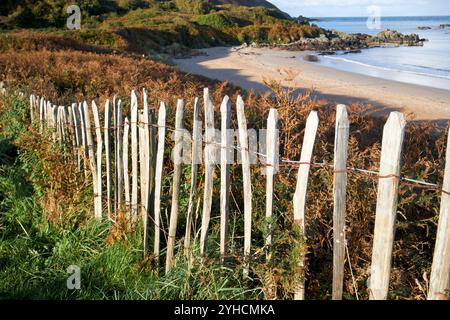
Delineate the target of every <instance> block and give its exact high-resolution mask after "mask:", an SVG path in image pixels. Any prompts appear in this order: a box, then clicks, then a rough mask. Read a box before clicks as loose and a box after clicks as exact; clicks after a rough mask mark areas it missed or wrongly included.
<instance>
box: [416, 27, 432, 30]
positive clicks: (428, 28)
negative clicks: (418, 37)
mask: <svg viewBox="0 0 450 320" xmlns="http://www.w3.org/2000/svg"><path fill="white" fill-rule="evenodd" d="M417 30H431V27H417Z"/></svg>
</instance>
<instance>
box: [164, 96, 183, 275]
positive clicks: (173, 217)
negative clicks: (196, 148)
mask: <svg viewBox="0 0 450 320" xmlns="http://www.w3.org/2000/svg"><path fill="white" fill-rule="evenodd" d="M183 113H184V101H183V100H178V103H177V111H176V116H175V134H174V136H175V146H174V149H173V162H174V172H173V190H172V207H171V211H170V224H169V238H168V241H167V255H166V273H167V272H169V271H170V270H171V269H172V267H173V265H174V249H175V236H176V232H177V221H178V213H179V212H178V210H179V196H180V180H181V170H182V161H183V159H182V151H183V138H184V131H183V129H184V127H183Z"/></svg>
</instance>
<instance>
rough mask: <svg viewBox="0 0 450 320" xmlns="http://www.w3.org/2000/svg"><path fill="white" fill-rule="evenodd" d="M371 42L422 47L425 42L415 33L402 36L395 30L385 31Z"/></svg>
mask: <svg viewBox="0 0 450 320" xmlns="http://www.w3.org/2000/svg"><path fill="white" fill-rule="evenodd" d="M371 41H372V42H373V43H378V44H380V45H381V44H396V45H407V46H417V45H422V44H423V41H424V40H421V39H420V38H419V35H417V34H415V33H413V34H409V35H405V34H402V33H400V32H398V31H395V30H389V29H387V30H385V31H382V32H380V33H378V34H377V35H376V36H374V37H372V39H371Z"/></svg>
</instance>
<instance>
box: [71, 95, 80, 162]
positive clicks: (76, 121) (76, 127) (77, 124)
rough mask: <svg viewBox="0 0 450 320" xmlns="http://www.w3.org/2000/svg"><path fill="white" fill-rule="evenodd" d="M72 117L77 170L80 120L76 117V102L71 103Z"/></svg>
mask: <svg viewBox="0 0 450 320" xmlns="http://www.w3.org/2000/svg"><path fill="white" fill-rule="evenodd" d="M72 119H73V131H74V136H75V146H76V157H77V159H76V161H77V168H78V170H81V156H80V147H81V143H80V140H81V139H80V138H81V137H80V135H81V130H80V128H81V124H80V120H79V117H78V106H77V104H76V103H73V104H72Z"/></svg>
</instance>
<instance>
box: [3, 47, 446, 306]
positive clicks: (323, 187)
mask: <svg viewBox="0 0 450 320" xmlns="http://www.w3.org/2000/svg"><path fill="white" fill-rule="evenodd" d="M0 74H1V75H2V76H3V78H4V79H5V80H6V81H7V83H8V85H10V86H15V87H21V88H22V89H24V90H32V91H33V92H35V93H37V94H41V95H45V96H46V97H47V98H49V99H52V100H53V101H55V102H58V103H60V104H63V103H71V102H72V99H78V100H81V99H97V100H100V101H104V100H105V99H106V98H111V96H112V95H113V94H118V96H120V97H121V98H122V99H124V100H127V99H128V95H129V92H130V90H131V89H139V90H140V89H141V88H143V87H145V88H147V89H148V91H149V95H150V101H151V105H152V107H153V108H156V107H157V106H158V105H159V101H166V102H168V103H169V107H170V108H172V110H170V111H169V115H168V119H171V121H173V118H174V117H173V115H174V112H173V108H174V106H175V100H176V99H177V98H179V97H183V98H185V99H186V102H187V112H186V115H185V117H186V119H187V121H186V126H187V127H188V128H191V127H190V125H191V121H190V119H191V118H192V102H193V100H194V97H195V96H199V97H201V96H202V88H203V87H205V86H209V87H210V89H211V93H212V94H213V101H214V103H215V106H216V112H218V111H219V105H220V101H221V99H222V97H223V95H224V94H229V95H230V97H231V98H232V100H233V101H235V98H236V95H237V94H238V93H239V92H240V91H239V90H238V89H237V88H233V87H232V86H230V85H228V84H226V83H218V82H215V81H211V80H208V79H205V78H202V77H196V76H191V75H187V74H184V73H181V72H178V71H177V70H176V69H175V68H172V67H168V66H166V65H163V64H158V63H155V62H152V61H149V60H145V59H140V58H131V57H119V56H114V55H98V54H94V53H82V52H74V51H66V52H48V51H36V52H15V53H12V52H5V53H1V54H0ZM271 86H272V88H273V92H274V94H266V95H264V96H258V95H256V94H254V93H243V92H241V93H243V94H244V100H245V102H246V106H247V107H246V108H247V109H246V113H247V118H248V123H249V126H251V127H252V128H255V129H260V128H264V127H265V126H266V124H265V121H266V117H267V114H268V111H269V108H271V107H274V108H277V109H278V111H279V117H280V132H281V137H280V142H281V146H280V150H281V157H283V158H288V159H292V160H298V159H299V155H300V151H301V143H302V141H303V134H304V126H305V120H306V117H307V116H308V114H309V112H310V111H311V110H313V109H318V110H319V118H320V125H319V132H318V137H317V140H316V141H317V142H316V146H315V149H314V158H313V161H314V162H320V163H326V164H332V161H333V141H334V122H335V112H334V107H333V105H332V104H322V105H321V104H319V103H317V102H316V101H314V100H312V99H311V95H310V93H308V92H306V93H302V94H297V92H294V91H289V90H286V89H285V88H282V87H281V86H280V85H278V84H276V83H272V84H271ZM361 110H362V106H359V105H352V106H349V112H350V121H351V131H350V143H349V166H351V167H358V168H364V169H369V170H374V171H377V170H378V167H379V159H380V149H381V145H380V142H381V137H382V129H383V124H384V121H385V119H382V118H370V117H367V116H364V115H363V113H362V112H360V111H361ZM216 119H217V123H216V124H217V125H218V124H219V117H216ZM233 125H234V126H236V123H235V122H234V123H233ZM437 129H439V128H436V127H435V126H433V125H431V124H427V123H413V122H411V123H409V124H408V126H407V133H406V137H405V145H404V152H403V166H402V175H404V176H408V177H413V178H419V179H426V180H427V181H430V182H435V183H440V182H441V181H442V172H443V166H444V152H445V132H443V130H437ZM166 167H167V168H166V170H167V171H168V172H170V170H171V168H170V165H167V166H166ZM60 172H63V173H64V174H66V173H67V172H66V171H65V170H61V171H58V173H60ZM234 172H235V173H236V174H235V175H234V176H233V184H232V186H233V190H232V193H233V196H234V197H235V199H236V203H237V205H239V204H241V203H242V198H240V194H241V181H240V178H239V177H240V172H239V171H238V170H235V171H234ZM67 174H69V173H67ZM296 175H297V168H296V167H284V168H282V170H281V172H280V174H279V175H278V176H277V179H278V183H277V185H276V191H275V199H276V201H275V202H276V206H277V207H276V210H275V211H276V215H277V219H278V220H277V224H276V230H275V233H277V234H278V236H280V235H285V234H286V231H285V230H290V229H292V196H293V193H294V189H295V183H296ZM63 176H64V175H63ZM348 177H349V181H348V191H347V195H348V197H347V199H348V200H347V234H346V238H347V240H348V251H349V258H350V261H346V271H345V275H346V276H345V284H344V290H345V294H346V296H347V297H349V298H352V297H354V296H355V290H354V287H355V286H356V288H357V290H358V293H359V296H360V297H363V298H367V293H366V292H367V290H366V283H365V281H366V279H367V276H368V268H369V266H370V261H371V247H372V238H373V236H372V234H373V228H374V212H375V205H376V191H377V190H376V187H377V181H376V180H375V179H373V177H370V176H368V175H362V174H357V173H349V176H348ZM54 178H55V179H59V177H54ZM68 179H69V177H68ZM332 181H333V173H332V171H331V170H330V169H328V168H326V167H324V168H313V169H312V170H311V177H310V181H309V192H308V198H307V203H308V208H307V217H308V218H307V226H308V232H307V238H308V242H307V243H308V252H309V253H308V259H309V263H308V271H307V279H308V280H307V292H306V294H307V296H308V297H309V298H324V297H329V296H330V294H331V289H330V287H331V272H332V211H333V199H332ZM253 184H254V190H255V197H263V195H262V194H260V193H261V192H260V190H264V188H265V179H264V176H262V175H260V171H257V170H254V179H253ZM49 197H50V198H55V197H58V194H49ZM258 199H259V198H258ZM262 199H263V198H261V201H258V202H257V203H255V215H254V217H255V225H258V223H259V224H260V225H261V224H263V218H262V216H264V201H263V200H262ZM439 200H440V195H439V194H438V193H437V192H435V191H430V190H423V189H419V188H413V187H410V186H407V185H404V184H401V187H400V194H399V208H398V212H399V214H398V223H397V233H396V241H395V243H394V256H393V272H392V279H391V292H392V295H393V297H395V298H398V299H410V298H416V299H423V298H425V294H424V292H423V290H422V289H423V287H426V286H424V281H425V280H424V279H426V277H424V276H423V275H424V273H425V274H429V272H430V267H431V260H432V250H433V247H434V239H435V233H436V225H437V213H438V208H439ZM66 201H69V199H66ZM69 203H70V201H69ZM48 206H49V207H51V208H53V207H55V208H56V207H58V205H57V204H53V203H48ZM233 209H234V210H236V212H239V207H235V208H233ZM61 210H62V209H61V208H59V209H55V212H60V211H61ZM239 232H240V231H239ZM123 234H124V233H123V228H122V227H121V226H118V227H117V230H113V231H112V232H111V237H110V239H109V240H110V241H115V240H116V239H119V238H122V237H123ZM254 237H255V241H260V240H257V239H263V237H261V232H258V231H256V232H255V234H254ZM286 237H287V239H284V240H283V241H284V242H283V244H282V246H283V248H290V247H289V245H291V244H292V243H293V239H292V235H286ZM256 245H260V243H258V244H256ZM261 247H262V245H261ZM285 251H286V250H285ZM237 253H238V252H236V254H237ZM281 258H283V259H284V258H286V256H284V255H280V259H281ZM350 265H351V266H352V271H353V273H354V277H355V282H354V281H353V279H352V277H351V276H350V269H349V267H350ZM267 270H272V271H273V274H272V275H268V274H262V275H261V277H260V278H261V279H265V280H264V281H266V282H267V283H270V286H269V287H268V288H269V289H270V290H269V292H267V293H266V294H267V297H269V298H274V297H277V296H278V297H279V296H280V292H282V291H283V290H287V288H288V287H289V285H288V284H287V283H288V282H289V281H291V279H289V274H286V273H283V269H280V268H279V266H275V267H273V268H267ZM255 272H258V270H255ZM259 272H264V270H259ZM421 287H422V289H421Z"/></svg>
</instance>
